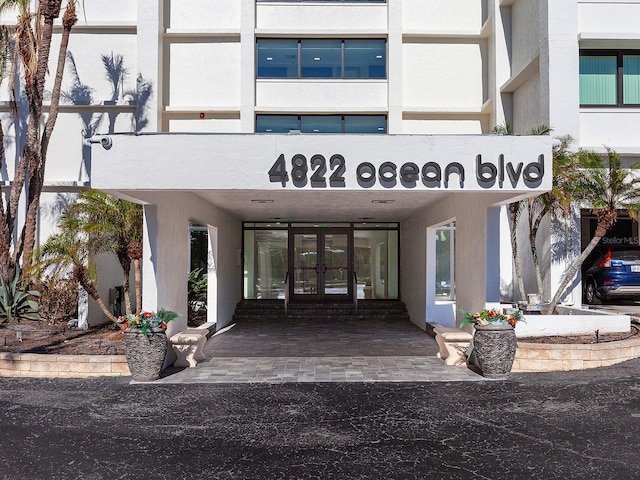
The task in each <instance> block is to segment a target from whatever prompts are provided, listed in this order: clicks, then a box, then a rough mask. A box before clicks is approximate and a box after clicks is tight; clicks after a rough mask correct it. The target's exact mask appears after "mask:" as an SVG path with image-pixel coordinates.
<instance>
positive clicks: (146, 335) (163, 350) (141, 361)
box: [117, 308, 180, 382]
mask: <svg viewBox="0 0 640 480" xmlns="http://www.w3.org/2000/svg"><path fill="white" fill-rule="evenodd" d="M179 316H180V315H178V314H177V313H175V312H172V311H170V310H165V309H164V308H161V309H160V310H158V312H157V313H155V312H145V311H142V312H140V313H138V314H137V315H134V314H128V315H124V316H122V317H120V318H118V320H117V323H118V325H119V326H120V328H121V329H122V330H124V333H125V338H124V354H125V357H126V358H127V364H128V365H129V370H130V371H131V376H132V377H133V379H134V380H137V381H139V382H148V381H151V380H157V379H158V378H160V372H161V371H162V365H163V363H164V359H165V356H166V355H167V334H166V329H167V324H168V323H169V322H170V321H172V320H173V319H175V318H177V317H179Z"/></svg>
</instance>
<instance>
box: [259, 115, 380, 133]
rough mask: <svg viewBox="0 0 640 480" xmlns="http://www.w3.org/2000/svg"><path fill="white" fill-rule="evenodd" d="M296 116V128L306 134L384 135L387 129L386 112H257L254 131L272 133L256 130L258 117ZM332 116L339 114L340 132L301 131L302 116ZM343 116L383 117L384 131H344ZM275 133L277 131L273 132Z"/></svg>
mask: <svg viewBox="0 0 640 480" xmlns="http://www.w3.org/2000/svg"><path fill="white" fill-rule="evenodd" d="M296 116H297V117H298V120H297V127H298V128H297V129H295V130H298V131H300V133H304V134H306V135H386V134H387V132H388V129H389V116H388V115H387V114H386V113H378V114H352V113H326V114H315V113H313V114H289V113H273V114H272V113H257V114H256V116H255V123H254V130H253V131H254V132H255V133H260V134H265V135H274V133H273V132H259V131H258V117H296ZM327 116H329V117H333V116H340V117H341V119H340V133H322V132H318V133H312V132H302V117H327ZM345 117H384V132H370V133H353V132H345ZM275 134H276V135H277V134H278V132H276V133H275Z"/></svg>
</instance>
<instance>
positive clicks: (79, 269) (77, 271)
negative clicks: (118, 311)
mask: <svg viewBox="0 0 640 480" xmlns="http://www.w3.org/2000/svg"><path fill="white" fill-rule="evenodd" d="M74 275H75V277H76V279H77V280H78V283H79V284H80V285H82V288H84V289H85V290H86V291H87V293H88V294H89V295H91V298H93V299H94V300H95V301H96V303H97V304H98V306H99V307H100V310H102V313H104V314H105V315H106V316H107V318H108V319H109V320H111V321H112V322H115V321H117V320H118V319H117V318H116V317H115V316H114V315H113V314H112V313H111V312H110V311H109V309H108V308H107V306H106V305H105V304H104V302H103V301H102V299H101V298H100V295H99V294H98V290H97V289H96V287H95V285H94V284H93V282H91V280H89V277H88V275H87V272H86V270H85V268H84V266H82V265H76V267H75V268H74Z"/></svg>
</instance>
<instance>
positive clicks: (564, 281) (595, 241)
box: [547, 228, 606, 315]
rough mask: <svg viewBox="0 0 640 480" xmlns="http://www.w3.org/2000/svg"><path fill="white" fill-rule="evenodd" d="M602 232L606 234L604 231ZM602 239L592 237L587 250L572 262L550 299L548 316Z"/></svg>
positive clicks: (598, 236) (551, 313)
mask: <svg viewBox="0 0 640 480" xmlns="http://www.w3.org/2000/svg"><path fill="white" fill-rule="evenodd" d="M597 231H598V228H596V232H597ZM604 232H606V229H605V230H604ZM602 237H603V235H596V236H594V237H593V238H592V239H591V241H590V242H589V245H587V248H585V249H584V251H583V252H582V253H581V254H580V255H579V256H578V258H576V259H575V260H574V261H573V264H572V265H571V267H570V268H569V269H568V270H567V271H566V272H565V274H564V276H563V277H562V281H561V282H560V285H558V289H557V290H556V294H555V295H554V296H553V298H552V299H551V303H550V304H549V309H548V310H547V314H548V315H553V312H554V310H555V309H556V306H557V305H558V302H559V301H560V297H561V296H562V294H563V293H564V290H565V289H566V288H567V285H569V282H570V281H571V280H572V279H573V277H574V276H575V275H576V273H578V270H579V269H580V266H581V265H582V264H583V262H584V261H585V260H586V258H587V257H588V256H589V254H590V253H591V252H592V251H593V249H594V248H596V246H597V245H598V243H599V242H600V240H601V239H602Z"/></svg>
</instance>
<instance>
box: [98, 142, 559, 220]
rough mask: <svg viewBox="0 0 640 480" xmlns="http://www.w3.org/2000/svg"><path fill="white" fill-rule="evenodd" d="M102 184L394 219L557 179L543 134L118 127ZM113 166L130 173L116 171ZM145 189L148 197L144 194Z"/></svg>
mask: <svg viewBox="0 0 640 480" xmlns="http://www.w3.org/2000/svg"><path fill="white" fill-rule="evenodd" d="M112 143H113V146H112V147H111V148H110V149H109V150H104V149H102V148H99V147H96V148H94V149H93V162H92V169H93V171H92V177H93V186H94V187H95V188H98V189H101V190H105V191H112V192H120V194H121V195H130V196H131V197H133V198H136V195H135V194H134V193H133V192H135V191H139V192H141V191H149V190H156V191H157V190H160V191H165V192H169V191H191V192H193V193H196V194H197V195H199V196H201V197H202V198H204V199H205V200H207V201H208V202H210V203H212V204H214V205H218V206H220V207H222V208H224V209H225V210H227V211H230V212H231V213H232V214H234V215H235V216H236V217H238V218H240V219H242V220H247V221H250V220H273V219H274V218H281V219H284V220H289V221H306V220H309V219H310V218H318V217H319V215H317V210H318V209H320V208H321V209H322V213H323V214H322V218H323V219H325V220H327V221H356V220H358V219H359V218H367V217H372V216H373V217H374V218H375V220H387V221H394V220H398V219H400V218H404V217H406V216H408V215H410V214H411V213H413V212H414V211H415V210H416V209H419V208H423V207H425V206H426V205H427V204H429V203H432V202H434V201H438V200H440V199H442V198H443V197H445V196H448V195H449V194H451V193H457V192H476V193H477V192H492V193H495V194H497V197H496V202H497V203H506V202H507V201H511V200H513V199H515V198H523V197H527V196H531V195H535V194H536V193H539V192H542V191H547V190H549V189H550V188H551V176H552V168H551V147H552V139H551V138H550V137H542V136H528V137H516V136H497V135H487V136H473V135H469V136H453V135H450V136H442V135H441V136H432V135H384V136H382V135H380V136H378V135H295V134H289V135H276V134H269V135H257V134H250V135H249V134H229V135H225V134H153V135H138V136H131V135H114V136H112ZM114 172H123V174H122V175H114ZM139 198H142V197H139Z"/></svg>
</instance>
